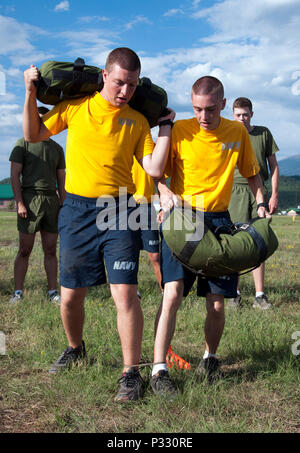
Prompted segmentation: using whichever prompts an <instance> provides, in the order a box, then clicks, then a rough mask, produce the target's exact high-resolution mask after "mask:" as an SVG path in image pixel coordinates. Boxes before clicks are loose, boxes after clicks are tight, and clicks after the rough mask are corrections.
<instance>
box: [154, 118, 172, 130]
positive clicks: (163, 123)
mask: <svg viewBox="0 0 300 453" xmlns="http://www.w3.org/2000/svg"><path fill="white" fill-rule="evenodd" d="M168 124H169V125H170V126H171V128H172V127H173V126H174V123H173V121H172V120H170V119H169V120H162V121H160V122H159V123H158V126H159V127H160V126H167V125H168Z"/></svg>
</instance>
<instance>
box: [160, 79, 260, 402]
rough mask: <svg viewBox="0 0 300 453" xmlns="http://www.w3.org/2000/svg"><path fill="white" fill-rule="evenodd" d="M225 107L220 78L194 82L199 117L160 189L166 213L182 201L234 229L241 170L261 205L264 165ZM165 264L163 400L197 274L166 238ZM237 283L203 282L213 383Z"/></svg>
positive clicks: (188, 123)
mask: <svg viewBox="0 0 300 453" xmlns="http://www.w3.org/2000/svg"><path fill="white" fill-rule="evenodd" d="M225 103H226V100H225V99H224V89H223V85H222V83H221V82H220V81H219V80H218V79H216V78H214V77H210V76H206V77H202V78H201V79H199V80H197V81H196V82H195V83H194V85H193V88H192V105H193V110H194V114H195V117H194V118H191V119H187V120H180V121H176V123H175V124H174V128H173V130H172V141H171V152H170V155H169V160H168V165H167V167H166V174H167V175H168V176H170V177H171V184H170V189H168V187H167V185H166V184H165V181H164V180H162V181H160V183H159V184H158V189H159V192H160V201H161V205H162V208H163V210H164V211H167V210H169V209H170V208H172V206H173V205H174V202H175V200H176V198H177V197H179V198H180V199H181V201H184V202H185V203H189V204H190V205H191V206H192V207H193V208H194V209H197V208H198V209H200V210H202V211H204V217H205V218H206V219H207V220H208V221H210V223H211V224H212V225H213V227H214V228H216V227H218V226H222V225H224V226H230V225H232V222H231V220H230V217H229V214H228V211H227V208H228V204H229V201H230V196H231V190H232V184H233V173H234V168H235V166H236V165H237V166H238V168H239V170H240V172H241V174H242V175H243V176H244V177H245V178H247V179H248V183H249V186H250V188H251V190H252V191H253V193H254V195H255V198H256V201H257V203H262V202H263V201H264V197H263V192H262V184H261V180H260V177H259V174H258V173H259V166H258V163H257V160H256V157H255V154H254V152H253V149H252V146H251V143H250V139H249V136H248V133H247V131H246V129H245V128H244V127H243V126H242V125H241V124H238V123H237V122H235V121H231V120H227V119H225V118H222V117H221V116H220V114H221V111H222V110H223V109H224V107H225ZM258 215H259V216H260V217H264V216H265V215H266V210H265V207H263V206H262V207H258ZM161 260H162V266H161V271H162V281H163V285H164V298H163V302H162V305H161V307H160V313H161V314H160V317H159V320H158V325H157V332H156V338H155V345H154V349H155V355H154V367H153V370H152V378H151V386H152V388H153V391H154V392H155V393H157V394H159V395H165V396H174V395H175V394H176V393H177V389H176V388H175V386H174V385H173V383H172V382H171V380H170V378H169V376H168V372H167V369H166V364H165V357H166V352H167V349H168V347H169V344H170V343H171V339H172V336H173V333H174V330H175V323H176V312H177V310H178V308H179V306H180V304H181V302H182V298H183V296H186V295H187V294H188V292H189V290H190V288H191V287H192V285H193V283H194V281H195V278H196V275H195V274H193V273H191V272H190V271H188V270H187V269H185V268H183V266H182V265H181V264H180V263H179V262H178V261H176V260H174V258H173V256H172V253H171V251H170V249H169V248H168V246H167V245H166V242H165V241H164V237H163V235H162V243H161ZM237 280H238V278H237V275H234V276H223V277H219V278H198V282H197V294H198V296H199V297H206V309H207V317H206V321H205V328H204V331H205V342H206V350H205V354H204V356H203V360H202V361H201V363H200V366H199V369H198V370H197V373H198V374H199V375H200V376H203V375H204V376H207V377H208V378H209V379H210V380H211V379H213V378H214V377H216V376H217V375H218V374H219V362H218V359H217V357H216V352H217V348H218V345H219V342H220V340H221V336H222V333H223V329H224V324H225V315H224V297H235V296H236V289H237Z"/></svg>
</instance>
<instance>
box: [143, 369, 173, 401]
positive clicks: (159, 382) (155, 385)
mask: <svg viewBox="0 0 300 453" xmlns="http://www.w3.org/2000/svg"><path fill="white" fill-rule="evenodd" d="M150 382H151V387H152V390H153V392H154V393H156V394H157V395H160V396H164V397H167V398H170V399H172V398H175V397H176V396H177V394H178V391H177V389H176V387H175V385H174V384H173V382H172V381H171V379H170V376H169V373H168V371H166V370H159V372H158V373H156V374H155V375H154V376H152V378H151V381H150Z"/></svg>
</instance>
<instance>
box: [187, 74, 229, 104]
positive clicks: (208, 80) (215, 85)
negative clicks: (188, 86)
mask: <svg viewBox="0 0 300 453" xmlns="http://www.w3.org/2000/svg"><path fill="white" fill-rule="evenodd" d="M192 92H193V93H194V94H196V95H200V96H201V95H207V94H210V95H216V96H218V97H220V98H222V99H223V98H224V87H223V84H222V82H220V80H219V79H217V78H216V77H212V76H204V77H201V78H200V79H198V80H196V82H195V83H194V85H193V87H192Z"/></svg>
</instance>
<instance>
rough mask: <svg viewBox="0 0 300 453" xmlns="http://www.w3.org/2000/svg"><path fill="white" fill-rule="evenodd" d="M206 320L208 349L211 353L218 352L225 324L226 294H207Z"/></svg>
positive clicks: (205, 330) (205, 328) (205, 329)
mask: <svg viewBox="0 0 300 453" xmlns="http://www.w3.org/2000/svg"><path fill="white" fill-rule="evenodd" d="M206 310H207V315H206V320H205V326H204V333H205V341H206V350H207V351H208V352H210V353H211V354H215V353H216V352H217V349H218V346H219V343H220V340H221V337H222V334H223V330H224V325H225V312H224V296H222V295H219V294H207V295H206Z"/></svg>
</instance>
